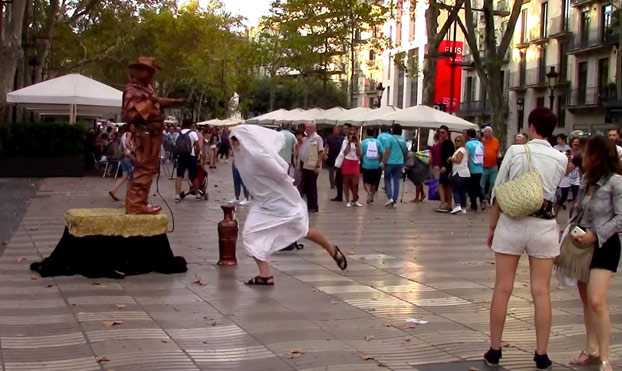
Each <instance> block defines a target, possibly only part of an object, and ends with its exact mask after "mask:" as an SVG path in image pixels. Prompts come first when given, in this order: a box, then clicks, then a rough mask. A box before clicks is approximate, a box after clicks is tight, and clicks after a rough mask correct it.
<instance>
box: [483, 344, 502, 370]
mask: <svg viewBox="0 0 622 371" xmlns="http://www.w3.org/2000/svg"><path fill="white" fill-rule="evenodd" d="M502 357H503V354H501V349H499V350H494V349H492V348H490V349H488V351H487V352H486V354H484V362H486V364H487V365H488V366H490V367H497V366H499V360H500V359H501V358H502Z"/></svg>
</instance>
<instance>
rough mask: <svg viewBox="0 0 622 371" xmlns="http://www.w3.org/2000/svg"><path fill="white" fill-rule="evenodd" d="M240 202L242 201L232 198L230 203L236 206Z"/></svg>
mask: <svg viewBox="0 0 622 371" xmlns="http://www.w3.org/2000/svg"><path fill="white" fill-rule="evenodd" d="M239 202H240V200H238V199H237V198H232V199H231V201H229V203H230V204H234V205H235V204H237V203H239Z"/></svg>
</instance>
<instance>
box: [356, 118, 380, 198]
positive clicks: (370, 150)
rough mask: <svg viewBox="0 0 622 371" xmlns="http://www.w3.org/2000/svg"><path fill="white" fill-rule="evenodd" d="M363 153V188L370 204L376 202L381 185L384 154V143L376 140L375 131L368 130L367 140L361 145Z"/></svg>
mask: <svg viewBox="0 0 622 371" xmlns="http://www.w3.org/2000/svg"><path fill="white" fill-rule="evenodd" d="M361 153H362V154H363V166H362V168H363V186H364V187H365V191H367V203H368V204H370V203H372V202H374V195H375V194H376V192H377V191H378V186H379V185H380V177H381V176H382V169H381V168H380V161H382V154H383V153H384V147H383V146H382V143H381V142H380V141H379V140H378V139H376V138H374V129H371V128H368V129H367V138H365V140H364V141H363V142H362V143H361Z"/></svg>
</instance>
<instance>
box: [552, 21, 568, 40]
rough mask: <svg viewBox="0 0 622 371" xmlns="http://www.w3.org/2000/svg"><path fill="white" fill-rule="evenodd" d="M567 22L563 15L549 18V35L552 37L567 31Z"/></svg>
mask: <svg viewBox="0 0 622 371" xmlns="http://www.w3.org/2000/svg"><path fill="white" fill-rule="evenodd" d="M568 23H569V22H567V19H564V17H563V16H559V17H555V18H551V19H550V20H549V36H550V37H554V36H558V35H562V34H565V33H567V32H569V30H568Z"/></svg>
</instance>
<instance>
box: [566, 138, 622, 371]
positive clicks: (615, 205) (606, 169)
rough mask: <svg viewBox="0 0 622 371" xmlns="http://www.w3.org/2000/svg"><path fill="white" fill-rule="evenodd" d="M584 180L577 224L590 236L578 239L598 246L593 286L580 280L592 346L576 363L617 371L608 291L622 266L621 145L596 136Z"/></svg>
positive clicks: (586, 157) (585, 163) (576, 211)
mask: <svg viewBox="0 0 622 371" xmlns="http://www.w3.org/2000/svg"><path fill="white" fill-rule="evenodd" d="M583 170H584V176H583V181H582V183H581V188H580V190H579V198H578V200H577V202H576V205H575V208H574V211H573V215H574V217H573V218H572V220H571V223H576V224H578V226H579V227H580V228H581V229H582V230H583V231H585V232H586V233H585V234H583V235H581V236H578V237H576V238H575V240H576V241H577V242H578V243H580V244H582V245H584V246H589V245H596V248H595V249H594V256H593V258H592V263H591V265H590V279H589V283H584V282H579V284H578V286H579V294H580V295H581V301H582V302H583V317H584V320H585V330H586V334H587V346H586V348H585V350H583V351H581V354H580V355H579V357H578V358H577V359H575V360H573V361H572V362H571V364H572V365H585V364H589V363H594V362H598V361H600V362H601V366H600V371H611V370H613V367H612V365H611V363H610V362H609V342H610V330H611V322H610V319H609V310H608V308H607V291H608V290H609V282H610V280H611V276H612V275H613V273H614V272H616V271H617V268H618V264H619V262H620V236H619V233H621V232H622V175H621V174H622V163H620V160H619V158H618V153H617V150H616V147H615V145H614V144H613V143H612V142H611V141H609V140H608V139H607V138H606V137H604V136H593V137H591V138H590V139H589V140H588V142H587V146H586V148H585V152H584V154H583Z"/></svg>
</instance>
